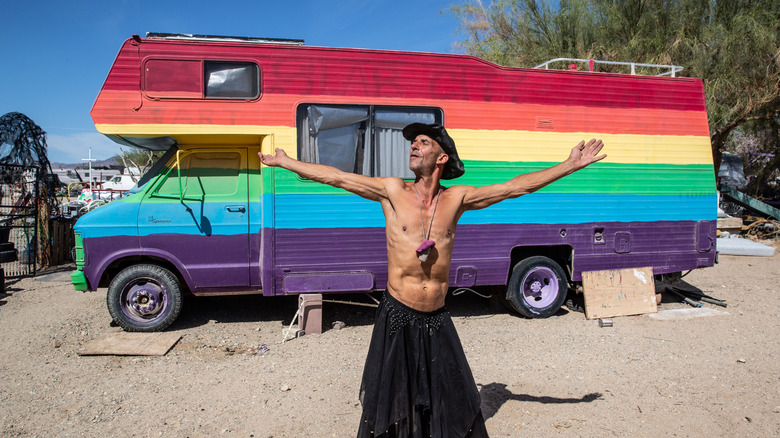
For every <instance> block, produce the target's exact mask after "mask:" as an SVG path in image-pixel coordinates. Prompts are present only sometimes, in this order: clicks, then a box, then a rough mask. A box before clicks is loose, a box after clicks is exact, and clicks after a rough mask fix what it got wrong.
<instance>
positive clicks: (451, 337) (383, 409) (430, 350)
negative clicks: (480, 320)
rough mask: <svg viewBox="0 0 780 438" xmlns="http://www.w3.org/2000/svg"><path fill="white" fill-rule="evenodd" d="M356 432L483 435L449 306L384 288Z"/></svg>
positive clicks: (442, 437)
mask: <svg viewBox="0 0 780 438" xmlns="http://www.w3.org/2000/svg"><path fill="white" fill-rule="evenodd" d="M360 402H361V403H362V404H363V417H362V418H361V421H360V428H359V429H358V437H359V438H363V437H391V436H392V437H434V438H460V437H487V431H486V430H485V421H484V419H483V418H482V412H481V410H480V398H479V392H478V391H477V385H476V384H475V383H474V377H473V376H472V374H471V369H470V368H469V365H468V362H466V355H465V354H464V353H463V346H462V345H461V343H460V339H459V338H458V334H457V332H456V331H455V326H454V325H453V324H452V319H451V318H450V314H449V312H447V310H446V309H445V308H441V309H439V310H436V311H434V312H420V311H417V310H414V309H412V308H410V307H408V306H406V305H404V304H402V303H401V302H399V301H398V300H396V299H395V298H393V296H392V295H390V294H389V293H385V295H384V298H383V299H382V302H381V303H380V305H379V309H378V310H377V316H376V323H375V325H374V332H373V334H372V336H371V345H370V346H369V349H368V357H367V358H366V366H365V369H364V370H363V382H362V384H361V385H360Z"/></svg>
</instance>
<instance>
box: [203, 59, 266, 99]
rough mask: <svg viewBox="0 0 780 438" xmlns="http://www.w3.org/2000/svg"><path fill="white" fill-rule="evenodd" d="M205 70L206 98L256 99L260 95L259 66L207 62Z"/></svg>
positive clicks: (240, 63) (242, 63)
mask: <svg viewBox="0 0 780 438" xmlns="http://www.w3.org/2000/svg"><path fill="white" fill-rule="evenodd" d="M205 69H206V71H205V75H204V77H205V80H206V90H205V95H206V97H209V98H226V97H227V98H241V99H255V98H256V97H258V96H259V95H260V94H259V90H260V81H259V78H260V75H259V74H258V71H257V64H254V63H251V62H213V61H206V64H205Z"/></svg>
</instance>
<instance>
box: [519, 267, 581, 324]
mask: <svg viewBox="0 0 780 438" xmlns="http://www.w3.org/2000/svg"><path fill="white" fill-rule="evenodd" d="M567 291H568V286H567V283H566V273H565V272H564V271H563V268H561V266H560V265H559V264H558V263H556V262H555V261H553V260H552V259H549V258H547V257H542V256H535V257H529V258H527V259H523V260H521V261H520V262H518V263H517V264H516V265H515V267H514V268H513V269H512V276H511V277H510V278H509V285H507V291H506V298H507V300H508V301H509V303H510V304H511V305H512V307H513V308H514V309H515V310H517V311H518V312H519V313H520V314H521V315H523V316H525V317H527V318H547V317H548V316H552V315H554V314H555V313H556V312H557V311H558V310H559V309H560V308H561V306H562V305H563V302H564V301H566V294H567Z"/></svg>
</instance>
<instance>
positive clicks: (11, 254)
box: [0, 249, 19, 263]
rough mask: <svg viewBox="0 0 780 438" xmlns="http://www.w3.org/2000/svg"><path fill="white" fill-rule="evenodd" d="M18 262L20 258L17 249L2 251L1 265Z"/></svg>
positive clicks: (0, 254)
mask: <svg viewBox="0 0 780 438" xmlns="http://www.w3.org/2000/svg"><path fill="white" fill-rule="evenodd" d="M17 260H19V257H18V253H17V252H16V250H15V249H9V250H7V251H0V263H8V262H15V261H17Z"/></svg>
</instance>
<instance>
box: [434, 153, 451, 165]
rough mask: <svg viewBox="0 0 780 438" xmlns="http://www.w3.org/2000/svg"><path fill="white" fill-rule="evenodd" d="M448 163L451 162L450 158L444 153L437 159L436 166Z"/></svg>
mask: <svg viewBox="0 0 780 438" xmlns="http://www.w3.org/2000/svg"><path fill="white" fill-rule="evenodd" d="M447 161H450V156H449V155H447V154H445V153H444V152H442V153H440V154H439V156H438V157H436V164H447Z"/></svg>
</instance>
